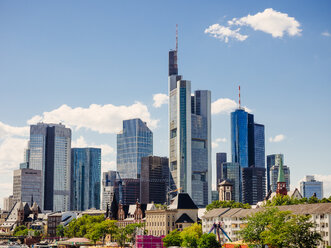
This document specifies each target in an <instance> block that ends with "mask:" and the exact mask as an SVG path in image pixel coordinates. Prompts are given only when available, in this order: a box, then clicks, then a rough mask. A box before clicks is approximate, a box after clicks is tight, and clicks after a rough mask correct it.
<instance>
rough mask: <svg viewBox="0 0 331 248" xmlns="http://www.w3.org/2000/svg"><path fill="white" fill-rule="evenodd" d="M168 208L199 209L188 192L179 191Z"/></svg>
mask: <svg viewBox="0 0 331 248" xmlns="http://www.w3.org/2000/svg"><path fill="white" fill-rule="evenodd" d="M168 209H198V207H197V206H196V205H195V204H194V202H193V200H192V199H191V197H190V196H189V194H187V193H179V194H178V195H177V196H176V197H175V199H174V201H173V202H172V203H171V204H170V205H169V206H168Z"/></svg>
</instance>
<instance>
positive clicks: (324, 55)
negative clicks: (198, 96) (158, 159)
mask: <svg viewBox="0 0 331 248" xmlns="http://www.w3.org/2000/svg"><path fill="white" fill-rule="evenodd" d="M171 3H173V4H175V5H176V8H178V11H182V12H183V13H184V14H183V15H182V16H178V17H177V15H174V13H171V12H172V11H171V10H172V8H170V5H171V4H168V3H167V4H165V3H164V4H161V3H159V4H156V3H153V2H151V1H146V2H145V3H143V4H141V6H139V5H138V4H137V3H134V2H132V3H131V5H130V4H129V5H128V6H127V5H125V4H119V3H117V4H115V3H114V4H111V3H107V2H103V1H101V2H100V3H99V4H96V5H93V4H90V3H87V2H84V3H83V4H77V2H72V3H65V2H60V3H59V4H58V5H57V4H54V3H43V2H41V1H36V2H34V3H31V4H30V5H29V4H26V3H25V4H22V5H20V4H18V2H15V1H3V2H2V3H1V8H0V9H1V10H0V14H1V15H0V16H1V17H0V18H1V19H0V20H1V22H0V23H1V24H0V31H1V33H2V36H3V39H2V40H1V41H0V44H1V46H0V53H1V54H2V58H3V59H2V60H1V62H0V64H1V66H0V68H1V69H0V75H1V76H0V84H1V89H2V90H1V92H0V103H1V104H2V106H6V107H3V108H1V109H0V116H1V118H0V168H1V169H0V170H1V177H0V178H1V179H2V180H1V184H0V186H1V187H0V188H1V190H0V197H1V198H3V197H7V196H8V195H10V194H11V193H12V192H11V190H12V175H13V171H14V170H15V169H18V168H19V163H21V162H23V161H24V160H23V155H24V148H26V146H27V140H28V136H29V125H30V124H37V122H39V121H43V122H47V123H50V122H51V123H59V122H62V123H63V124H65V125H66V126H67V127H70V128H71V129H72V134H73V136H72V147H91V146H93V147H100V148H102V156H103V157H102V171H106V170H109V169H116V167H115V164H116V162H115V161H116V134H117V133H118V132H119V131H120V130H121V124H122V121H123V120H124V119H131V118H141V119H142V120H143V121H146V122H147V125H148V126H149V127H150V128H151V130H152V131H153V134H154V153H155V154H154V155H157V156H169V154H168V141H167V140H168V124H167V123H168V109H167V106H166V97H165V96H166V95H167V73H168V72H167V63H168V61H167V60H168V51H169V49H171V48H174V46H175V42H174V40H175V25H176V24H177V23H178V25H179V56H178V57H179V74H180V75H184V77H185V78H187V79H189V80H191V81H192V84H193V85H194V87H193V88H194V89H209V90H211V102H212V143H213V149H212V155H211V157H212V167H213V174H212V175H213V176H212V177H213V184H215V180H216V161H215V160H216V155H215V154H216V152H226V153H227V154H229V155H230V154H231V153H230V150H231V146H230V116H229V113H230V112H231V111H233V110H234V109H235V108H237V106H238V105H237V103H236V102H237V99H238V96H237V95H238V92H237V88H238V85H241V88H242V92H241V95H242V105H243V106H246V107H247V109H249V110H251V113H253V114H254V115H255V116H256V121H257V123H263V124H264V125H265V132H266V136H265V140H266V150H265V154H266V155H269V154H276V153H282V154H284V156H285V157H286V162H287V164H289V165H290V167H291V186H292V187H298V186H299V183H298V182H299V180H301V179H303V178H304V177H305V176H306V175H311V174H313V175H317V176H315V178H316V179H317V180H319V181H321V180H322V181H323V182H324V194H325V196H329V195H330V194H331V172H330V161H329V160H328V152H329V151H330V147H331V144H330V140H331V137H330V135H331V134H330V133H329V132H325V130H328V128H327V127H328V126H330V123H331V117H330V115H329V114H328V113H330V110H329V106H331V102H330V99H329V96H328V92H330V90H331V86H330V84H329V82H330V76H331V74H330V71H329V67H330V57H331V49H330V46H329V44H330V41H331V37H330V36H331V34H330V32H331V25H330V23H331V22H330V18H331V17H330V15H329V11H328V10H329V9H330V3H329V2H327V1H321V2H319V4H313V3H303V4H301V5H300V7H298V6H299V3H300V2H299V1H294V2H293V3H291V4H288V3H287V2H286V1H280V2H278V3H272V4H271V3H258V2H252V3H251V4H248V3H245V2H243V1H241V2H240V1H239V2H238V3H217V2H216V1H211V2H209V3H206V4H201V3H200V4H199V3H192V4H191V5H190V4H189V3H188V2H185V1H183V2H182V3H177V2H176V3H175V2H172V1H171ZM146 8H147V9H148V10H150V11H149V15H148V16H141V14H139V13H140V12H139V11H142V10H143V9H146ZM116 9H122V10H126V11H127V15H126V17H122V16H120V15H119V14H117V13H116V11H114V10H116ZM186 9H187V10H188V11H186V12H189V13H185V10H186ZM270 9H271V10H270ZM106 10H107V11H106ZM167 11H168V12H167ZM266 12H269V13H270V12H271V13H272V14H275V15H276V16H278V17H279V18H285V19H286V20H288V19H287V18H286V15H288V16H287V17H291V18H293V19H290V22H291V20H292V21H293V22H294V21H295V22H294V24H293V23H292V22H291V23H292V24H293V25H294V26H293V29H291V30H290V29H286V28H284V27H280V29H278V30H276V31H277V32H276V31H275V30H270V29H268V27H262V28H261V27H257V26H254V22H249V20H250V19H249V18H248V17H249V16H250V17H253V16H254V17H255V18H258V17H263V14H265V13H266ZM258 13H259V15H258ZM279 13H280V14H279ZM282 14H283V15H282ZM59 16H61V18H59ZM127 17H128V18H127ZM170 17H171V18H170ZM244 17H247V18H244ZM126 18H127V19H126ZM233 18H237V21H238V22H236V21H234V20H233ZM152 20H157V22H153V21H152ZM288 21H289V20H288ZM134 22H135V23H134ZM231 22H236V23H231ZM216 24H218V25H216ZM297 24H299V26H298V25H297ZM214 25H215V26H214ZM129 27H132V30H128V29H129ZM238 27H240V28H241V30H240V32H239V33H236V32H232V33H231V32H230V33H228V34H231V35H224V33H222V30H232V31H233V30H237V28H238ZM291 27H292V26H291ZM222 28H223V29H222ZM125 30H126V31H125ZM132 32H133V34H134V37H135V39H132ZM210 35H213V36H215V37H216V38H214V37H211V36H210ZM246 36H248V37H246ZM311 44H314V45H313V46H312V45H311ZM323 130H324V131H323ZM302 154H307V155H308V154H309V156H303V155H302ZM311 165H314V166H311ZM0 206H2V202H1V203H0Z"/></svg>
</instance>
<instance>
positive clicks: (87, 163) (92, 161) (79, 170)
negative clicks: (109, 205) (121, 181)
mask: <svg viewBox="0 0 331 248" xmlns="http://www.w3.org/2000/svg"><path fill="white" fill-rule="evenodd" d="M100 184H101V149H100V148H72V149H71V209H72V210H77V211H84V210H86V209H90V208H96V209H99V208H100V187H101V185H100Z"/></svg>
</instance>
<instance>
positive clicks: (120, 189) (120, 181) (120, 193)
mask: <svg viewBox="0 0 331 248" xmlns="http://www.w3.org/2000/svg"><path fill="white" fill-rule="evenodd" d="M116 174H117V175H118V179H119V181H118V189H119V198H120V199H119V200H120V202H121V203H123V188H122V178H121V176H120V173H119V172H118V171H116Z"/></svg>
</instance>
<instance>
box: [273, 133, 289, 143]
mask: <svg viewBox="0 0 331 248" xmlns="http://www.w3.org/2000/svg"><path fill="white" fill-rule="evenodd" d="M285 138H286V136H285V135H284V134H278V135H276V136H275V137H270V138H269V142H274V143H277V142H281V141H283V140H284V139H285Z"/></svg>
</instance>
